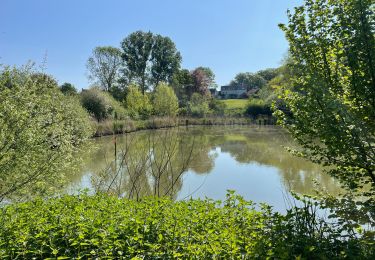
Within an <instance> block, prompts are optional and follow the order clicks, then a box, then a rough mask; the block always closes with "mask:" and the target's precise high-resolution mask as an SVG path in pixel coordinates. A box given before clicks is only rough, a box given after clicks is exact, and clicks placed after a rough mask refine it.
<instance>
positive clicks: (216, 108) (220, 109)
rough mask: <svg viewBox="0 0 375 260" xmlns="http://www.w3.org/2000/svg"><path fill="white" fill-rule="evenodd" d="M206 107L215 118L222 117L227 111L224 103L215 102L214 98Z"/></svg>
mask: <svg viewBox="0 0 375 260" xmlns="http://www.w3.org/2000/svg"><path fill="white" fill-rule="evenodd" d="M208 106H209V108H210V110H211V111H212V114H213V115H215V116H224V115H225V111H226V110H227V105H226V103H225V102H222V101H221V100H217V99H215V98H211V99H210V102H209V104H208Z"/></svg>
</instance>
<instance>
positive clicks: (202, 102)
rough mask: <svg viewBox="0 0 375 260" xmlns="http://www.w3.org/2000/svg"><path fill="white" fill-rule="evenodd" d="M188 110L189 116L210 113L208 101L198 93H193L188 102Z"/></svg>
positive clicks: (201, 115) (200, 115)
mask: <svg viewBox="0 0 375 260" xmlns="http://www.w3.org/2000/svg"><path fill="white" fill-rule="evenodd" d="M188 110H189V114H190V115H191V116H196V117H204V116H206V115H208V114H209V113H210V109H209V107H208V101H207V100H206V98H205V97H203V96H202V95H201V94H199V93H194V94H193V95H192V96H191V99H190V101H189V103H188Z"/></svg>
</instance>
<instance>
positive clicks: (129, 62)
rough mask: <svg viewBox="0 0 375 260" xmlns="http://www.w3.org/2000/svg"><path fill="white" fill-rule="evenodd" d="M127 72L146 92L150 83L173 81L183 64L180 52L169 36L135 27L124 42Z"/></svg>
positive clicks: (124, 59) (123, 48) (123, 55)
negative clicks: (134, 30) (138, 29)
mask: <svg viewBox="0 0 375 260" xmlns="http://www.w3.org/2000/svg"><path fill="white" fill-rule="evenodd" d="M121 47H122V50H123V54H122V58H123V61H124V63H125V65H126V67H125V69H124V72H125V73H124V75H125V76H126V77H127V79H128V82H130V83H136V84H138V85H139V87H140V88H141V90H142V93H143V94H145V92H146V90H148V89H149V88H150V84H153V85H154V86H156V85H157V84H158V83H159V82H161V81H165V82H170V81H171V80H172V77H173V75H174V74H175V73H176V72H177V71H178V69H179V68H180V63H181V55H180V53H179V52H178V51H177V49H176V46H175V44H174V42H173V41H172V40H171V39H170V38H169V37H163V36H161V35H158V34H157V35H154V34H153V33H151V32H147V33H146V32H142V31H136V32H133V33H131V34H130V35H129V36H127V37H126V38H125V39H124V40H123V41H122V42H121Z"/></svg>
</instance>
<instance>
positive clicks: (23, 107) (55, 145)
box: [0, 68, 91, 201]
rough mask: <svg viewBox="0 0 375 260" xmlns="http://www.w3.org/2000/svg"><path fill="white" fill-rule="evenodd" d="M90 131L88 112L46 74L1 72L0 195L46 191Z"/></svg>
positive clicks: (55, 183) (73, 160) (55, 185)
mask: <svg viewBox="0 0 375 260" xmlns="http://www.w3.org/2000/svg"><path fill="white" fill-rule="evenodd" d="M90 135H91V128H90V123H89V117H88V114H87V113H86V112H85V111H84V109H83V108H82V107H81V106H80V104H79V102H78V101H77V99H76V98H75V97H72V96H64V95H63V94H62V93H61V92H60V91H59V89H58V86H57V83H56V81H55V80H53V78H52V77H50V76H43V74H42V73H33V68H22V69H16V68H14V69H10V68H5V69H4V70H3V71H1V72H0V180H1V182H0V201H3V200H4V199H12V198H19V199H25V198H27V197H31V196H33V195H41V194H47V193H51V192H53V191H54V190H56V189H57V188H58V187H59V186H60V185H61V184H62V183H63V182H64V181H65V179H66V178H65V173H66V172H67V171H68V170H71V168H72V166H74V165H75V164H76V163H77V160H79V156H77V153H79V151H80V149H81V148H82V145H83V144H84V142H85V140H86V139H87V138H88V137H89V136H90Z"/></svg>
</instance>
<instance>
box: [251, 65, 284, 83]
mask: <svg viewBox="0 0 375 260" xmlns="http://www.w3.org/2000/svg"><path fill="white" fill-rule="evenodd" d="M256 74H257V75H259V76H261V77H262V78H264V79H265V80H266V81H267V82H269V81H271V80H272V79H274V78H275V77H277V76H278V75H279V70H278V69H274V68H268V69H264V70H260V71H258V72H257V73H256Z"/></svg>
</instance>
